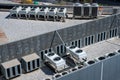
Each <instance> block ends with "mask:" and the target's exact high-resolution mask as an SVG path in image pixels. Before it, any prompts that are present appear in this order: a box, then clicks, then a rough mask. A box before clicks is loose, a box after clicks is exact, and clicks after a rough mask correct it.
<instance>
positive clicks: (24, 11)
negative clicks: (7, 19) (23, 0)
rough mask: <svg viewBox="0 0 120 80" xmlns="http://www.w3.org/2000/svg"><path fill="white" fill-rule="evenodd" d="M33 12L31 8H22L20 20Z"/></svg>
mask: <svg viewBox="0 0 120 80" xmlns="http://www.w3.org/2000/svg"><path fill="white" fill-rule="evenodd" d="M30 10H31V7H22V9H21V11H19V13H18V14H19V17H20V18H24V17H25V18H27V15H28V12H29V11H30Z"/></svg>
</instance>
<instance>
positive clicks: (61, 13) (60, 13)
mask: <svg viewBox="0 0 120 80" xmlns="http://www.w3.org/2000/svg"><path fill="white" fill-rule="evenodd" d="M66 14H67V9H66V8H59V9H58V11H57V20H60V19H62V20H63V21H65V18H66Z"/></svg>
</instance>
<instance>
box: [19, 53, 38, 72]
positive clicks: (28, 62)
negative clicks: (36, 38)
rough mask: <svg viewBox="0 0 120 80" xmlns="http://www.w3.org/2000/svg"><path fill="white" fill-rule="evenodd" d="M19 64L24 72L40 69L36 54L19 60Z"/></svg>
mask: <svg viewBox="0 0 120 80" xmlns="http://www.w3.org/2000/svg"><path fill="white" fill-rule="evenodd" d="M21 64H22V68H23V69H24V70H25V72H31V71H33V70H35V69H38V68H39V67H40V57H39V56H38V55H37V54H36V53H33V54H30V55H27V56H24V57H22V59H21Z"/></svg>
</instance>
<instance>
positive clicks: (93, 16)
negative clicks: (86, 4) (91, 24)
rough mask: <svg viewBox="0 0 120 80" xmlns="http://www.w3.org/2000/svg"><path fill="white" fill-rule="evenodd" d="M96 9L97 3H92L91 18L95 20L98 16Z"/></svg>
mask: <svg viewBox="0 0 120 80" xmlns="http://www.w3.org/2000/svg"><path fill="white" fill-rule="evenodd" d="M98 7H99V5H98V4H97V3H93V4H92V5H91V17H92V18H96V17H97V16H98Z"/></svg>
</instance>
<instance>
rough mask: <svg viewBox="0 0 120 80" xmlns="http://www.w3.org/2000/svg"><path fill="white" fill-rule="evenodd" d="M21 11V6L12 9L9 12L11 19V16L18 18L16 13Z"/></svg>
mask: <svg viewBox="0 0 120 80" xmlns="http://www.w3.org/2000/svg"><path fill="white" fill-rule="evenodd" d="M21 9H22V7H21V6H19V7H13V8H12V9H11V10H10V17H12V16H13V15H15V16H16V17H18V13H19V11H20V10H21Z"/></svg>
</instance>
